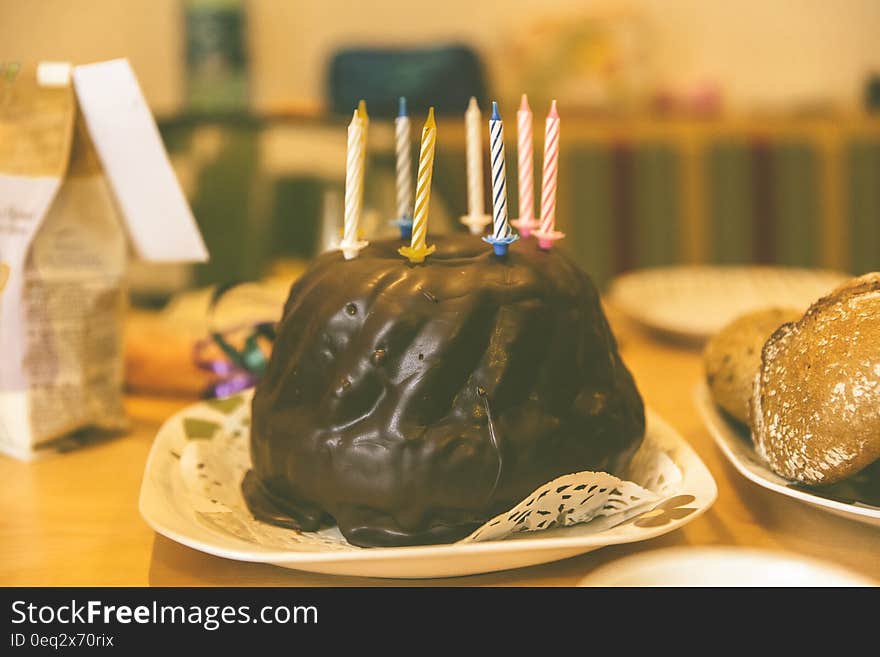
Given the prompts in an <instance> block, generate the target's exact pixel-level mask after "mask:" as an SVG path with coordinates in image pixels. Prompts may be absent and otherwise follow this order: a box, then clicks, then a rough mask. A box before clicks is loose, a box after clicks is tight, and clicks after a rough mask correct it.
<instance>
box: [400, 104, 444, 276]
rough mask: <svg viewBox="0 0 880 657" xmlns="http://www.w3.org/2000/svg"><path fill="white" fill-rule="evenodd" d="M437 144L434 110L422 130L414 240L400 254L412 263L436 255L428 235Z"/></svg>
mask: <svg viewBox="0 0 880 657" xmlns="http://www.w3.org/2000/svg"><path fill="white" fill-rule="evenodd" d="M436 142H437V124H436V123H435V121H434V108H433V107H432V108H431V109H429V110H428V119H427V121H425V127H424V128H422V148H421V152H420V153H419V172H418V176H417V181H416V205H415V212H414V213H413V228H412V240H411V242H410V245H409V246H403V247H401V248H400V249H398V252H399V253H400V254H401V255H403V256H406V257H407V258H409V261H410V262H411V263H414V264H417V263H420V262H424V261H425V257H426V256H429V255H431V254H432V253H434V250H435V247H434V245H433V244H432V245H431V246H426V241H427V235H428V206H429V203H430V200H431V177H432V176H433V173H434V146H435V144H436Z"/></svg>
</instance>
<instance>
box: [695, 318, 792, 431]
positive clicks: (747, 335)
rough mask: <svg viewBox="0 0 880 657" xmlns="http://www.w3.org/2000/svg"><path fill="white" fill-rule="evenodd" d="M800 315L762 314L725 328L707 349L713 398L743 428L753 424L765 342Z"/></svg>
mask: <svg viewBox="0 0 880 657" xmlns="http://www.w3.org/2000/svg"><path fill="white" fill-rule="evenodd" d="M800 315H801V313H800V312H798V311H797V310H793V309H790V308H767V309H764V310H758V311H756V312H752V313H749V314H747V315H743V316H742V317H739V318H737V319H736V320H734V321H733V322H731V323H730V324H728V325H727V326H725V327H724V328H723V329H721V331H719V332H718V333H717V334H716V335H715V336H714V337H713V338H712V339H711V340H709V343H708V344H707V345H706V349H705V351H704V354H703V362H704V365H705V369H706V382H707V383H708V384H709V390H710V391H711V392H712V398H713V399H714V401H715V403H716V404H718V405H719V406H720V407H721V408H723V409H724V410H725V411H726V412H727V413H728V414H730V415H731V416H732V417H734V418H736V419H737V420H739V421H740V422H742V423H743V424H750V421H749V399H750V398H751V396H752V389H753V387H754V381H755V374H756V373H757V371H758V368H759V367H760V365H761V348H762V347H763V346H764V342H765V341H766V340H767V338H768V337H769V336H770V334H771V333H773V331H775V330H776V329H777V328H779V326H780V325H781V324H783V323H785V322H790V321H794V320H796V319H797V318H798V317H800Z"/></svg>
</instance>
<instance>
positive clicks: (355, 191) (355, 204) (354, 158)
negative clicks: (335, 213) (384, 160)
mask: <svg viewBox="0 0 880 657" xmlns="http://www.w3.org/2000/svg"><path fill="white" fill-rule="evenodd" d="M363 142H364V124H363V121H362V120H361V119H360V118H359V117H358V113H357V111H356V110H355V112H354V115H353V116H352V117H351V123H349V124H348V146H347V159H346V167H345V222H344V226H343V231H342V242H341V244H340V245H339V246H340V248H341V249H342V253H343V255H344V256H345V259H346V260H351V259H352V258H354V257H356V256H357V254H358V251H359V250H360V249H361V248H363V247H364V246H366V242H360V241H359V240H358V234H357V233H358V222H359V221H360V218H361V208H362V206H363V184H364V148H363Z"/></svg>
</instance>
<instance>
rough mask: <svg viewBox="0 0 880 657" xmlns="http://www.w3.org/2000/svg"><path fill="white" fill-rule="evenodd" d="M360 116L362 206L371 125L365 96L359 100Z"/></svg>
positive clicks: (358, 112)
mask: <svg viewBox="0 0 880 657" xmlns="http://www.w3.org/2000/svg"><path fill="white" fill-rule="evenodd" d="M357 115H358V118H359V119H360V120H361V127H362V128H363V133H364V135H363V139H361V161H362V163H363V164H362V166H361V182H360V194H361V201H360V203H361V208H363V205H364V172H365V171H366V168H367V167H366V161H367V132H368V128H369V127H370V116H369V115H368V114H367V101H365V100H364V99H363V98H362V99H361V100H359V101H358V108H357Z"/></svg>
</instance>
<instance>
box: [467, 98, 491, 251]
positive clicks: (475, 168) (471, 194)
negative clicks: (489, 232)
mask: <svg viewBox="0 0 880 657" xmlns="http://www.w3.org/2000/svg"><path fill="white" fill-rule="evenodd" d="M482 116H483V115H482V113H481V112H480V107H479V105H477V99H476V98H474V97H473V96H471V100H470V102H469V103H468V107H467V111H466V112H465V113H464V125H465V138H466V142H465V143H466V151H465V152H466V155H467V193H468V212H467V214H466V215H465V216H463V217H462V218H461V223H463V224H464V225H465V226H467V227H468V229H469V230H470V232H471V234H472V235H482V234H483V232H484V231H485V229H486V226H487V225H488V224H490V223H492V217H490V216H489V215H487V214H486V210H485V201H484V199H483V134H482V132H481V130H482V123H483V119H482Z"/></svg>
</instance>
